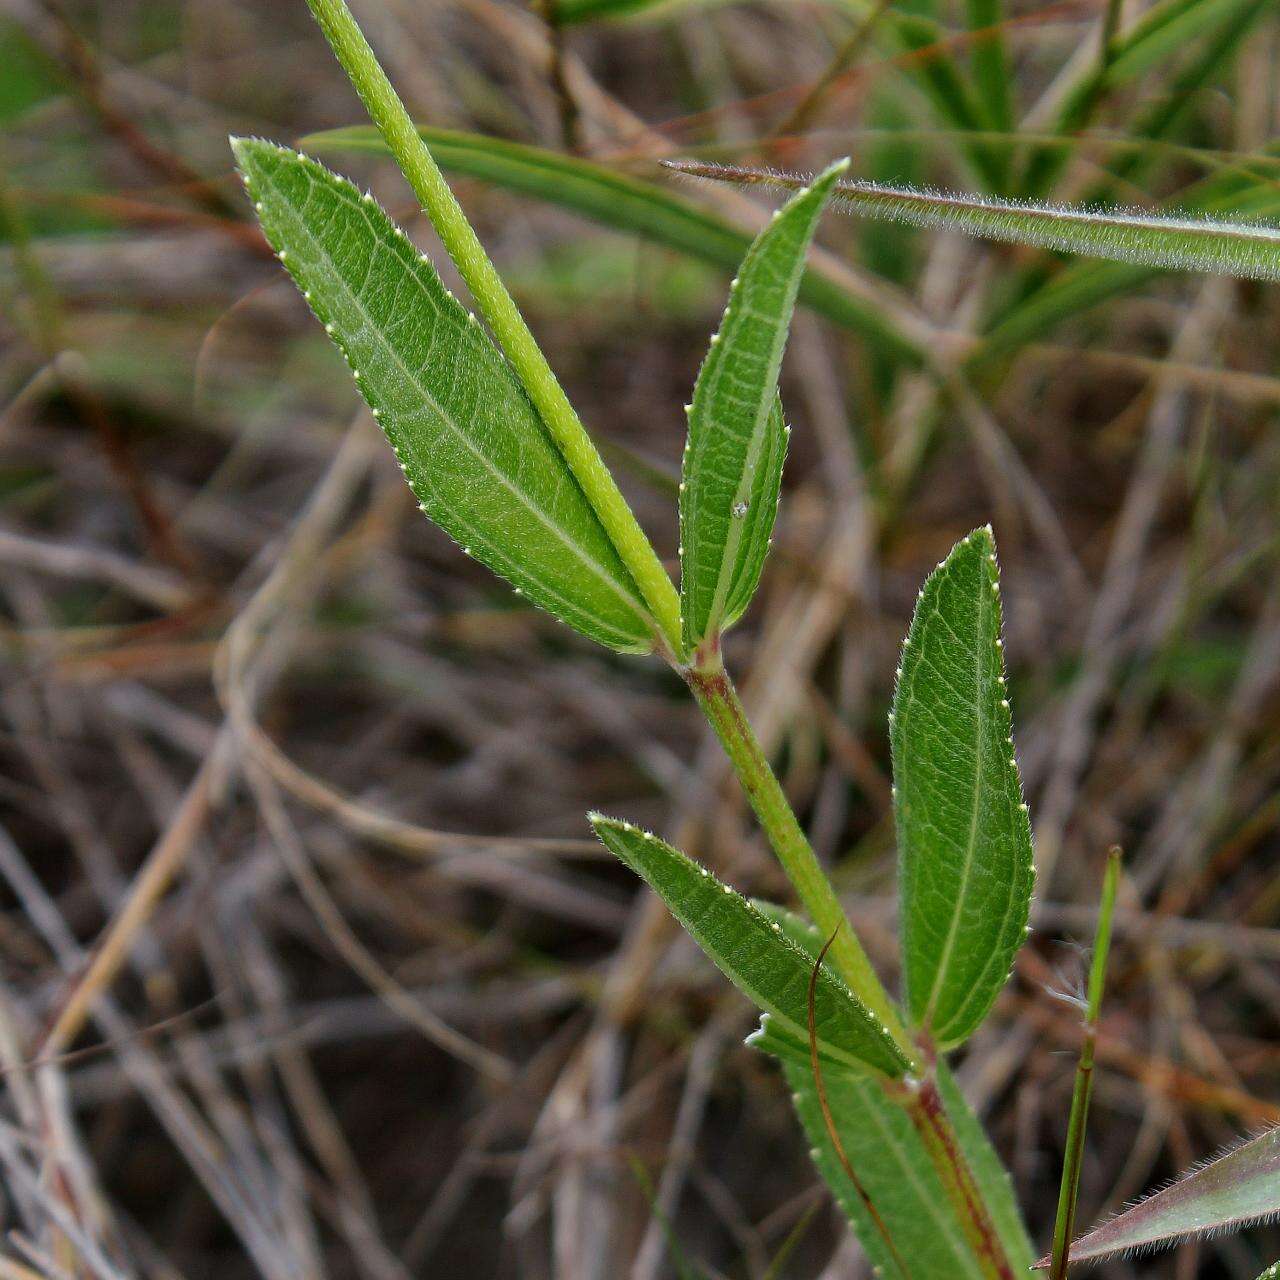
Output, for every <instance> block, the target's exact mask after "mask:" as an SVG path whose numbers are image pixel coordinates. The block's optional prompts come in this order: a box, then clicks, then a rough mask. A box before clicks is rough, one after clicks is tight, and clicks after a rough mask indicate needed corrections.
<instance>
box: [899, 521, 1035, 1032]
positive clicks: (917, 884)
mask: <svg viewBox="0 0 1280 1280" xmlns="http://www.w3.org/2000/svg"><path fill="white" fill-rule="evenodd" d="M1001 647H1002V642H1001V640H1000V586H999V572H998V570H997V568H996V555H995V541H994V539H993V537H992V535H991V530H990V529H989V528H985V529H976V530H975V531H974V532H973V533H971V534H970V535H969V536H968V537H967V538H965V539H964V540H963V541H962V542H960V543H957V545H956V546H955V548H954V549H953V550H952V552H951V554H950V555H949V556H948V557H947V558H946V560H944V561H943V562H942V564H940V565H939V566H938V568H937V569H935V570H934V572H933V573H932V574H931V575H930V577H929V579H928V581H927V582H926V583H925V584H924V587H923V588H922V589H921V592H920V597H919V599H918V600H917V602H916V609H915V616H914V617H913V618H912V620H911V629H910V631H909V632H908V633H907V639H906V641H905V643H904V645H903V651H902V665H901V666H900V667H899V670H898V684H897V689H896V691H895V693H894V700H893V720H892V725H891V729H890V744H891V747H892V753H893V777H894V816H895V819H896V823H897V830H898V857H899V865H900V871H901V892H902V923H901V930H902V952H903V955H902V962H903V973H904V978H905V985H906V997H907V1006H908V1012H909V1013H910V1016H911V1018H912V1020H913V1021H914V1022H915V1023H916V1024H917V1025H918V1026H920V1027H921V1028H922V1029H923V1030H924V1031H925V1032H926V1033H928V1035H930V1036H931V1037H932V1038H933V1040H934V1041H935V1043H936V1044H937V1045H938V1046H939V1047H940V1048H946V1047H947V1046H950V1045H955V1044H959V1043H960V1042H961V1041H962V1040H964V1039H965V1038H966V1037H967V1036H968V1035H969V1034H970V1033H971V1032H972V1031H973V1030H974V1029H975V1028H976V1027H977V1026H978V1024H979V1023H980V1022H981V1021H982V1019H983V1018H984V1017H985V1016H986V1014H987V1011H988V1010H989V1009H990V1007H991V1004H992V1002H993V1001H994V1000H995V998H996V996H997V995H998V994H999V992H1000V989H1001V988H1002V987H1003V986H1004V984H1005V981H1006V980H1007V978H1008V976H1009V970H1010V966H1011V965H1012V963H1013V957H1014V955H1015V954H1016V952H1017V950H1018V947H1019V946H1020V945H1021V944H1022V940H1023V937H1024V935H1025V932H1026V925H1027V913H1028V910H1029V908H1030V903H1031V888H1032V882H1033V879H1034V874H1035V873H1034V869H1033V866H1032V852H1031V823H1030V820H1029V818H1028V815H1027V807H1026V805H1025V804H1024V803H1023V801H1022V785H1021V782H1020V781H1019V778H1018V767H1017V764H1016V762H1015V761H1014V758H1013V737H1012V732H1013V730H1012V721H1011V718H1010V714H1009V701H1008V694H1007V692H1006V690H1005V682H1004V664H1003V655H1002V652H1001Z"/></svg>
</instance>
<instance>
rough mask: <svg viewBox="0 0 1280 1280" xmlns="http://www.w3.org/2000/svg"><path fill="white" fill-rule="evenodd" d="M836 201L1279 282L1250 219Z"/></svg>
mask: <svg viewBox="0 0 1280 1280" xmlns="http://www.w3.org/2000/svg"><path fill="white" fill-rule="evenodd" d="M668 166H669V167H670V168H674V169H676V170H678V171H679V172H681V173H689V174H692V175H694V176H695V177H701V178H717V179H721V180H723V181H729V182H739V183H746V184H750V185H752V186H773V187H781V188H782V189H784V190H792V189H794V188H796V187H800V186H802V185H803V184H804V179H803V178H799V177H796V176H794V175H791V174H785V173H774V172H772V171H767V170H760V169H750V168H736V167H732V166H727V165H715V164H707V163H704V162H703V161H693V160H681V161H670V162H668ZM834 202H835V203H836V204H837V205H838V206H839V207H840V208H842V209H847V210H849V211H850V212H852V213H858V214H862V215H864V216H866V217H869V218H886V219H888V220H890V221H892V222H902V223H905V224H906V225H908V226H912V227H934V228H938V229H941V230H946V231H960V232H963V233H965V234H966V235H974V236H984V237H986V238H987V239H990V240H1000V241H1004V242H1006V243H1008V244H1024V245H1032V246H1034V247H1036V248H1041V249H1055V250H1058V251H1060V252H1063V253H1082V254H1089V255H1092V256H1093V257H1096V258H1106V259H1109V260H1111V261H1113V262H1124V263H1132V264H1137V265H1142V266H1148V267H1160V268H1174V269H1181V270H1188V271H1207V272H1211V273H1217V274H1221V275H1229V276H1239V277H1242V278H1244V279H1248V280H1280V229H1277V228H1275V227H1262V226H1256V225H1253V224H1251V223H1247V222H1219V221H1215V220H1213V219H1211V218H1200V219H1196V218H1180V217H1173V216H1169V215H1163V214H1145V213H1130V212H1126V211H1124V210H1117V209H1089V208H1070V207H1068V206H1064V205H1042V204H1020V203H1015V202H1013V201H1008V200H991V199H987V198H986V197H984V196H976V195H959V194H955V193H952V192H936V191H917V190H914V189H912V188H910V187H889V186H883V185H881V184H879V183H874V182H856V181H853V182H842V183H840V184H838V186H837V187H836V191H835V196H834Z"/></svg>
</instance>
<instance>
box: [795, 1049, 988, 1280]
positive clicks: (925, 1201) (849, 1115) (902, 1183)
mask: <svg viewBox="0 0 1280 1280" xmlns="http://www.w3.org/2000/svg"><path fill="white" fill-rule="evenodd" d="M783 1070H784V1072H785V1074H786V1078H787V1084H788V1086H789V1088H790V1089H791V1091H792V1094H791V1098H792V1103H793V1105H794V1106H795V1109H796V1114H797V1115H798V1116H799V1117H800V1120H801V1123H802V1124H803V1125H804V1131H805V1135H806V1136H807V1138H808V1140H809V1145H810V1148H811V1150H812V1154H813V1159H814V1163H815V1164H816V1165H817V1168H818V1172H819V1173H820V1174H821V1175H822V1179H823V1181H824V1182H825V1183H826V1184H827V1186H828V1187H830V1188H831V1192H832V1194H833V1195H834V1196H835V1198H836V1202H837V1203H838V1204H839V1205H840V1207H841V1209H843V1210H844V1212H845V1215H846V1216H847V1217H848V1219H849V1221H850V1223H851V1224H852V1225H853V1228H854V1230H855V1232H856V1233H857V1236H858V1239H859V1241H861V1243H862V1247H863V1248H864V1249H865V1250H866V1251H867V1254H868V1256H869V1257H870V1258H871V1262H872V1264H873V1266H874V1267H875V1268H876V1271H877V1272H878V1273H879V1274H880V1275H882V1276H886V1277H891V1278H892V1280H907V1278H906V1277H904V1276H903V1274H902V1270H901V1268H900V1267H899V1266H898V1264H897V1261H896V1260H895V1258H894V1255H893V1252H892V1251H891V1250H890V1249H889V1248H888V1246H887V1245H886V1243H885V1240H884V1237H883V1236H882V1235H881V1233H880V1231H879V1229H878V1228H877V1227H876V1225H875V1223H874V1222H873V1220H872V1219H871V1216H870V1215H869V1214H868V1212H867V1210H866V1207H865V1206H864V1205H863V1203H862V1199H861V1197H860V1196H859V1195H858V1193H857V1189H856V1188H855V1186H854V1184H853V1182H852V1181H851V1180H850V1178H849V1175H848V1174H847V1173H846V1172H845V1171H844V1168H843V1167H842V1165H841V1163H840V1157H839V1156H838V1154H837V1153H836V1149H835V1145H834V1144H833V1143H832V1141H831V1135H830V1133H829V1132H828V1130H827V1125H826V1120H825V1118H824V1116H823V1113H822V1105H821V1102H820V1100H819V1098H818V1091H817V1087H816V1085H815V1083H814V1079H813V1072H812V1070H811V1069H810V1067H809V1065H808V1063H807V1062H806V1063H798V1062H784V1064H783ZM823 1084H824V1085H825V1087H826V1092H827V1101H828V1103H829V1104H830V1107H831V1114H832V1119H833V1121H834V1124H835V1127H836V1130H837V1132H838V1133H839V1135H840V1142H841V1145H842V1146H843V1147H844V1150H845V1154H846V1155H847V1156H848V1157H849V1163H850V1165H851V1166H852V1168H853V1171H854V1172H855V1173H856V1174H857V1175H858V1180H859V1182H861V1183H862V1186H863V1189H864V1190H865V1191H866V1193H867V1196H868V1198H869V1199H870V1201H871V1204H872V1206H873V1207H874V1208H875V1211H876V1213H877V1214H878V1215H879V1217H880V1220H881V1222H883V1224H884V1228H885V1231H886V1232H887V1233H888V1235H889V1237H890V1238H891V1239H892V1241H893V1244H894V1248H895V1249H896V1250H897V1252H898V1254H899V1255H900V1256H901V1257H902V1258H904V1259H907V1260H908V1263H909V1267H910V1273H911V1280H917V1278H918V1277H924V1278H932V1277H942V1276H946V1277H947V1278H948V1280H952V1278H953V1277H954V1280H979V1278H980V1277H984V1276H985V1275H986V1274H987V1273H986V1271H985V1270H984V1269H983V1267H982V1266H981V1265H980V1264H979V1262H978V1261H977V1260H976V1259H975V1258H974V1256H973V1253H972V1251H971V1250H970V1249H969V1247H968V1245H967V1244H966V1242H965V1238H964V1233H963V1231H962V1230H961V1227H960V1224H959V1222H958V1221H957V1220H956V1217H955V1214H954V1212H953V1210H952V1208H951V1205H950V1202H949V1200H948V1198H947V1194H946V1191H945V1190H944V1189H943V1186H942V1182H941V1181H940V1179H939V1178H938V1174H937V1172H936V1171H935V1170H934V1167H933V1163H932V1161H931V1160H930V1158H929V1155H928V1152H927V1151H926V1150H925V1147H924V1144H923V1142H922V1141H921V1139H920V1135H919V1134H918V1133H917V1131H916V1129H915V1127H914V1126H913V1124H912V1123H911V1119H910V1117H909V1116H908V1114H907V1111H906V1108H905V1107H902V1106H899V1105H898V1104H897V1103H896V1102H894V1101H892V1100H891V1099H889V1098H887V1097H886V1096H885V1093H884V1089H883V1088H882V1087H881V1085H880V1084H879V1082H878V1081H875V1080H865V1079H864V1080H859V1079H857V1078H855V1077H853V1076H850V1075H843V1076H841V1075H836V1074H834V1073H829V1072H824V1074H823Z"/></svg>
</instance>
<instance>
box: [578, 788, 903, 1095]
mask: <svg viewBox="0 0 1280 1280" xmlns="http://www.w3.org/2000/svg"><path fill="white" fill-rule="evenodd" d="M590 820H591V825H592V826H593V827H594V828H595V832H596V835H598V836H599V837H600V839H601V841H602V842H603V843H604V845H605V847H606V848H607V849H609V850H610V851H611V852H612V853H614V854H615V855H616V856H617V857H618V858H620V859H621V860H622V861H623V862H625V863H626V864H627V866H628V867H630V868H631V870H632V871H634V872H635V873H636V874H637V875H639V876H641V877H642V878H643V879H644V880H646V881H647V882H648V883H649V885H650V886H651V887H652V888H653V890H654V891H655V892H656V893H657V894H658V896H659V897H660V898H661V899H662V900H663V901H664V902H665V903H666V904H667V907H668V908H669V909H670V911H671V914H672V915H673V916H675V918H676V919H677V920H679V921H680V923H681V924H682V925H684V927H685V929H686V930H688V932H689V934H690V935H691V936H692V937H693V939H694V941H695V942H697V944H698V945H699V946H700V947H701V948H702V949H703V951H705V952H706V953H707V955H708V956H709V957H710V958H711V960H712V961H714V962H715V964H716V966H717V967H718V968H719V969H720V970H721V971H722V972H723V973H724V975H725V976H726V977H727V978H728V979H729V980H730V981H731V982H732V983H733V984H734V986H736V987H737V988H738V989H739V990H740V991H742V992H743V994H744V995H746V996H747V998H748V999H750V1000H751V1001H753V1002H754V1003H755V1004H756V1005H757V1006H758V1007H759V1008H761V1009H763V1010H764V1011H765V1012H766V1013H768V1014H769V1015H771V1017H772V1018H773V1019H774V1020H775V1021H776V1023H777V1024H778V1025H779V1026H781V1027H782V1028H784V1029H785V1030H786V1031H787V1032H789V1033H790V1034H791V1035H792V1036H797V1035H798V1036H802V1037H804V1040H805V1043H806V1044H807V1043H808V1018H809V1005H808V997H809V979H810V976H811V975H812V972H813V961H812V960H811V959H810V957H809V956H808V954H807V953H806V952H804V951H802V950H801V949H800V948H799V947H797V946H796V945H795V944H794V943H793V942H791V941H790V940H789V939H788V938H787V937H785V936H784V934H783V932H782V930H781V928H780V927H779V926H777V925H776V923H775V922H772V921H770V920H768V919H767V918H766V917H765V916H764V915H762V914H761V912H759V911H758V910H757V909H756V908H755V907H753V906H752V905H751V903H749V902H748V901H747V900H746V898H744V897H742V895H741V894H739V893H736V892H735V891H734V890H733V889H731V888H730V887H729V886H728V885H727V884H724V883H722V882H721V881H719V880H717V879H716V878H715V877H714V876H713V875H712V874H711V873H710V872H709V871H708V870H707V869H706V867H702V866H699V865H698V864H697V863H696V862H694V861H693V860H692V859H691V858H689V857H686V856H685V855H684V854H683V853H681V852H680V851H679V850H678V849H673V848H672V847H671V846H670V845H669V844H667V843H666V842H665V841H663V840H659V839H658V837H657V836H655V835H652V834H650V833H649V832H647V831H641V830H640V829H639V828H638V827H635V826H633V825H632V824H631V823H629V822H620V821H618V820H617V819H615V818H607V817H605V816H604V815H603V814H599V813H593V814H591V815H590ZM814 1012H815V1019H814V1025H815V1027H816V1029H817V1039H818V1044H819V1048H820V1050H821V1051H822V1053H823V1055H824V1057H826V1058H828V1059H829V1060H830V1061H832V1062H833V1063H835V1064H838V1065H840V1066H841V1067H843V1068H844V1069H845V1070H852V1071H860V1072H865V1071H866V1069H867V1068H870V1069H872V1070H873V1071H878V1072H881V1073H883V1074H885V1075H889V1076H901V1075H902V1074H903V1073H904V1072H905V1070H906V1068H907V1065H908V1064H907V1060H906V1059H905V1058H904V1057H903V1056H902V1053H901V1051H900V1050H899V1049H898V1047H897V1046H896V1045H895V1044H894V1042H893V1039H892V1038H891V1037H890V1035H889V1033H888V1031H886V1030H885V1028H884V1027H883V1026H881V1024H880V1022H879V1021H878V1020H877V1019H876V1018H875V1016H874V1015H873V1014H871V1013H870V1012H869V1011H868V1010H867V1009H866V1007H865V1006H864V1005H862V1004H861V1002H860V1001H858V1000H857V999H856V998H855V997H854V995H853V994H852V992H850V991H849V989H848V987H846V986H845V985H844V983H843V982H841V981H840V979H839V978H837V977H836V976H835V975H834V974H833V973H832V972H831V970H830V969H829V968H828V967H826V966H825V965H824V966H823V968H822V969H820V970H819V972H818V983H817V988H816V991H815V994H814Z"/></svg>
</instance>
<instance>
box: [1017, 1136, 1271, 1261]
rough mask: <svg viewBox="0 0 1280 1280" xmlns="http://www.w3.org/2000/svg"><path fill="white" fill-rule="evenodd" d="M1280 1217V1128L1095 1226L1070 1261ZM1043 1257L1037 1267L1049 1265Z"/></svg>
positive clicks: (1076, 1246) (1079, 1242)
mask: <svg viewBox="0 0 1280 1280" xmlns="http://www.w3.org/2000/svg"><path fill="white" fill-rule="evenodd" d="M1277 1215H1280V1128H1277V1129H1271V1130H1268V1131H1267V1132H1266V1133H1264V1134H1262V1135H1260V1136H1259V1137H1257V1138H1254V1139H1252V1140H1251V1141H1249V1142H1245V1143H1243V1144H1242V1145H1241V1146H1238V1147H1235V1148H1234V1149H1233V1150H1231V1151H1228V1152H1226V1153H1225V1154H1224V1155H1220V1156H1218V1157H1217V1159H1215V1160H1211V1161H1209V1163H1208V1164H1205V1165H1202V1166H1200V1167H1199V1168H1198V1169H1193V1170H1192V1171H1191V1172H1189V1173H1186V1174H1184V1175H1183V1176H1182V1177H1181V1178H1180V1179H1179V1180H1178V1181H1177V1182H1175V1183H1174V1184H1173V1186H1171V1187H1166V1188H1165V1189H1164V1190H1163V1191H1158V1192H1156V1194H1155V1195H1153V1196H1148V1197H1147V1199H1145V1200H1142V1201H1139V1202H1138V1203H1137V1204H1136V1205H1134V1206H1133V1207H1132V1208H1131V1209H1126V1210H1125V1211H1124V1212H1123V1213H1122V1214H1120V1215H1119V1216H1118V1217H1115V1218H1112V1219H1111V1221H1110V1222H1104V1223H1103V1224H1102V1225H1101V1226H1100V1227H1095V1228H1094V1229H1093V1230H1092V1231H1090V1232H1089V1233H1088V1235H1086V1236H1083V1237H1082V1238H1081V1239H1079V1240H1077V1241H1076V1242H1075V1244H1073V1245H1072V1246H1071V1261H1072V1263H1077V1262H1091V1261H1095V1260H1097V1259H1101V1258H1110V1257H1113V1256H1114V1255H1115V1254H1118V1253H1131V1252H1133V1251H1135V1250H1142V1251H1145V1250H1148V1249H1156V1248H1159V1247H1161V1246H1162V1245H1169V1244H1176V1243H1177V1242H1178V1241H1180V1240H1189V1239H1193V1238H1195V1237H1197V1236H1201V1235H1204V1234H1206V1233H1208V1232H1218V1231H1229V1230H1234V1229H1237V1228H1239V1227H1245V1226H1249V1225H1250V1224H1251V1223H1257V1222H1266V1221H1270V1220H1272V1219H1274V1218H1275V1217H1276V1216H1277ZM1048 1263H1049V1259H1048V1258H1043V1259H1041V1261H1040V1262H1038V1263H1037V1264H1036V1265H1037V1266H1039V1267H1046V1266H1048Z"/></svg>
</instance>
